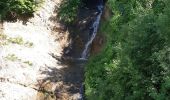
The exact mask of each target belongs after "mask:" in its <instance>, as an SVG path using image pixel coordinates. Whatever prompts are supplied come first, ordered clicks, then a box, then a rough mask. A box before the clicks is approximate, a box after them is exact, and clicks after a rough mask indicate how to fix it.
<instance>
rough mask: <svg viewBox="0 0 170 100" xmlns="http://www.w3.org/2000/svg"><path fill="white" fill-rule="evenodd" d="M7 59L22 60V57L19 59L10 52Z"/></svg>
mask: <svg viewBox="0 0 170 100" xmlns="http://www.w3.org/2000/svg"><path fill="white" fill-rule="evenodd" d="M5 58H6V59H7V60H9V61H13V62H14V61H21V59H19V58H18V57H17V56H16V55H15V54H8V55H7V56H6V57H5Z"/></svg>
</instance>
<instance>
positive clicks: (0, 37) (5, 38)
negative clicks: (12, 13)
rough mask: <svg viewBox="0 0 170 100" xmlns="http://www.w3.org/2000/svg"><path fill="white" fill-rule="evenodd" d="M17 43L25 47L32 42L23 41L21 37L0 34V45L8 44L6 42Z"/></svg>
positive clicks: (29, 45)
mask: <svg viewBox="0 0 170 100" xmlns="http://www.w3.org/2000/svg"><path fill="white" fill-rule="evenodd" d="M10 43H12V44H18V45H24V46H25V47H33V45H34V44H33V43H32V42H29V41H24V40H23V38H22V37H19V36H18V37H9V36H7V35H5V34H3V33H1V34H0V46H4V45H8V44H10Z"/></svg>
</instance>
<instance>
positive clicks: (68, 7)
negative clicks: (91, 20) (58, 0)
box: [58, 0, 80, 24]
mask: <svg viewBox="0 0 170 100" xmlns="http://www.w3.org/2000/svg"><path fill="white" fill-rule="evenodd" d="M79 5H80V0H63V2H62V4H61V5H60V8H59V13H58V17H59V19H60V20H61V21H63V22H65V23H66V24H70V23H72V22H73V21H74V20H75V18H76V16H77V11H78V7H79Z"/></svg>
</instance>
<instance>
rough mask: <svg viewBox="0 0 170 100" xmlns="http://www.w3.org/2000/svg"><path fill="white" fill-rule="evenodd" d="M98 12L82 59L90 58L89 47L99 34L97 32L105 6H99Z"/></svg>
mask: <svg viewBox="0 0 170 100" xmlns="http://www.w3.org/2000/svg"><path fill="white" fill-rule="evenodd" d="M97 10H98V15H97V17H96V20H95V21H94V23H93V25H92V30H93V31H92V36H91V37H90V39H89V41H88V42H87V43H86V45H85V48H84V50H83V52H82V55H81V58H87V56H88V52H89V46H90V45H91V44H92V42H93V40H94V38H95V36H96V34H97V30H98V27H99V22H100V18H101V15H102V12H103V4H101V5H98V6H97Z"/></svg>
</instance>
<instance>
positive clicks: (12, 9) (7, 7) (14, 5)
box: [0, 0, 41, 19]
mask: <svg viewBox="0 0 170 100" xmlns="http://www.w3.org/2000/svg"><path fill="white" fill-rule="evenodd" d="M40 1H41V0H40ZM40 1H39V2H40ZM39 2H38V1H37V2H36V1H35V0H1V1H0V15H1V17H2V18H3V19H4V18H6V17H9V16H10V17H11V18H16V17H18V16H23V15H31V14H32V13H33V12H34V11H35V10H36V6H37V4H38V3H39Z"/></svg>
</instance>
